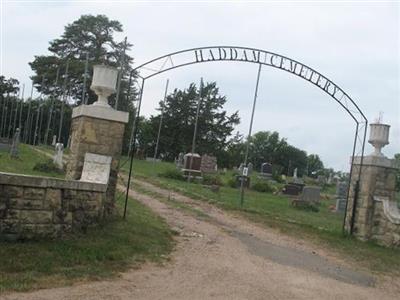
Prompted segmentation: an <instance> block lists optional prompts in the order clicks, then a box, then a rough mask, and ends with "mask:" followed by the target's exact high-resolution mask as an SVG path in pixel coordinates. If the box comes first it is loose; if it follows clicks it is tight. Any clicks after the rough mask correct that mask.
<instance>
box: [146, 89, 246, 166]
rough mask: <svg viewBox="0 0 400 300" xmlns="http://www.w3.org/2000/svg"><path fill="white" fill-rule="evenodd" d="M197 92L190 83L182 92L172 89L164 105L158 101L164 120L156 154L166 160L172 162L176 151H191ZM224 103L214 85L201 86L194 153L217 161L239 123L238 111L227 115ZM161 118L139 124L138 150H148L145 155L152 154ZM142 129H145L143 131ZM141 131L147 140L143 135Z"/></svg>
mask: <svg viewBox="0 0 400 300" xmlns="http://www.w3.org/2000/svg"><path fill="white" fill-rule="evenodd" d="M199 92H200V91H199V88H198V87H197V86H196V85H195V84H194V83H192V84H190V86H189V87H188V88H187V89H185V90H177V89H175V91H174V92H173V93H172V94H170V95H169V96H168V97H167V99H166V101H165V103H164V104H162V103H161V102H160V107H159V108H158V110H159V111H160V112H161V109H162V107H161V105H164V117H163V125H162V128H161V138H160V144H159V153H162V154H163V155H164V156H165V157H166V158H167V159H169V160H172V159H174V158H175V157H176V156H177V155H178V154H179V152H189V151H191V146H192V139H193V132H194V126H195V119H196V111H197V105H198V101H199ZM225 103H226V97H225V96H222V95H220V93H219V89H218V87H217V85H216V83H215V82H211V83H207V84H205V85H204V86H203V87H202V100H201V103H200V110H199V118H198V129H197V137H196V152H198V153H201V154H206V153H207V154H212V155H216V156H217V158H220V157H221V156H222V155H223V154H224V151H225V149H226V147H227V145H228V142H229V137H230V136H231V134H232V131H233V130H234V127H235V125H237V124H239V116H238V112H235V113H233V114H232V115H228V113H227V112H226V111H225V110H224V109H223V107H224V105H225ZM160 116H161V115H160V114H159V115H156V116H152V117H150V120H149V124H143V123H142V124H143V125H142V128H143V130H142V137H141V138H139V141H140V139H141V141H142V142H141V145H140V147H141V148H142V149H145V150H147V152H148V153H147V155H153V153H154V148H155V142H156V141H155V139H156V137H157V130H158V126H159V122H160ZM144 127H146V129H145V130H144ZM144 132H146V134H147V138H145V136H144V135H143V133H144ZM150 132H151V133H150ZM149 136H152V141H149ZM145 141H146V142H145Z"/></svg>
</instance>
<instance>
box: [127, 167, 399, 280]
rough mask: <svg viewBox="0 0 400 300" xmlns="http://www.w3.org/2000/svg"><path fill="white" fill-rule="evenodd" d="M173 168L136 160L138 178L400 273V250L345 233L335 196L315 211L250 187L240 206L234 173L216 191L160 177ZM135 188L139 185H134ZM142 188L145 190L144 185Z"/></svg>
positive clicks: (370, 265)
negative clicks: (232, 184) (335, 208)
mask: <svg viewBox="0 0 400 300" xmlns="http://www.w3.org/2000/svg"><path fill="white" fill-rule="evenodd" d="M123 161H124V160H123ZM172 168H175V166H174V165H173V164H172V163H167V162H161V163H156V164H154V165H153V163H151V162H147V161H142V160H135V161H134V165H133V174H134V176H136V178H139V179H140V178H141V179H146V181H147V182H151V183H153V184H155V185H158V186H160V187H163V188H167V189H170V190H174V191H176V192H179V193H181V194H184V195H186V196H189V197H191V198H193V199H197V200H202V201H206V202H209V203H212V204H214V205H217V206H219V207H221V208H223V209H226V210H229V211H231V212H233V213H237V214H240V215H242V216H245V217H246V218H248V219H250V220H252V221H255V222H258V223H261V224H264V225H265V226H268V227H273V228H276V229H278V230H280V231H281V232H283V233H286V234H289V235H292V236H295V237H298V238H300V239H308V240H312V241H313V242H315V243H318V244H320V245H322V246H324V247H326V248H328V249H330V250H331V251H333V252H336V253H337V254H338V255H340V256H341V257H344V258H345V259H346V260H348V261H349V262H355V263H356V264H357V265H361V266H363V267H365V268H367V269H369V270H371V271H376V272H384V273H385V272H388V273H392V274H398V275H400V250H399V249H389V248H385V247H381V246H378V245H375V244H373V243H364V242H360V241H358V240H356V239H354V238H352V237H349V236H344V235H343V234H342V222H343V214H339V213H335V212H332V211H331V209H330V208H331V207H332V205H334V204H335V200H334V197H333V195H326V196H324V197H322V198H323V200H322V201H321V205H320V207H319V211H318V212H314V211H311V210H304V209H297V208H294V207H293V206H292V205H291V200H290V199H288V198H287V197H285V196H280V195H273V194H271V193H260V192H255V191H251V190H247V191H246V193H245V201H244V205H243V207H240V194H239V190H238V189H236V188H231V187H229V186H226V183H227V182H228V180H229V179H230V177H231V176H232V172H227V174H221V175H220V176H221V179H222V181H223V182H224V186H222V187H221V188H220V191H219V193H215V192H212V191H211V190H210V189H209V188H205V187H204V186H203V185H201V184H195V183H187V182H186V181H179V180H174V179H169V178H164V177H161V176H157V174H160V173H162V172H165V171H166V170H169V169H172ZM122 169H123V170H124V171H125V172H126V171H127V170H128V169H129V163H126V164H125V165H123V167H122ZM255 177H256V175H254V176H253V178H252V180H255ZM133 188H135V186H134V185H133ZM140 188H141V189H143V187H140ZM333 190H334V189H332V188H328V189H327V192H328V193H332V191H333Z"/></svg>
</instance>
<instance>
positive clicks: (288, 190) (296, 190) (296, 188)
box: [282, 183, 304, 196]
mask: <svg viewBox="0 0 400 300" xmlns="http://www.w3.org/2000/svg"><path fill="white" fill-rule="evenodd" d="M303 187H304V185H301V184H294V183H289V184H285V186H284V188H283V189H282V193H283V194H285V195H290V196H298V195H300V194H301V191H302V190H303Z"/></svg>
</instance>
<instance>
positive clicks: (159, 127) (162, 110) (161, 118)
mask: <svg viewBox="0 0 400 300" xmlns="http://www.w3.org/2000/svg"><path fill="white" fill-rule="evenodd" d="M168 85H169V79H167V83H166V84H165V92H164V99H163V102H162V107H161V117H160V124H159V125H158V132H157V141H156V148H155V150H154V157H153V171H154V165H155V163H156V159H157V152H158V144H159V142H160V136H161V127H162V121H163V117H164V104H165V100H166V99H167V93H168Z"/></svg>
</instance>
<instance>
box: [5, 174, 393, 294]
mask: <svg viewBox="0 0 400 300" xmlns="http://www.w3.org/2000/svg"><path fill="white" fill-rule="evenodd" d="M135 183H136V184H138V182H135ZM140 185H141V187H142V188H145V189H147V190H151V191H152V192H153V193H157V194H159V195H163V196H164V200H162V201H160V200H158V199H157V198H158V196H157V197H154V196H148V195H144V194H139V193H137V192H131V194H132V196H133V197H135V198H136V199H138V200H139V201H141V202H142V203H144V204H146V205H147V206H149V207H150V208H151V209H152V210H154V211H155V212H156V213H158V214H159V215H161V216H162V217H164V218H165V219H166V221H167V222H168V223H169V224H170V226H172V227H173V228H174V229H175V230H176V231H178V232H179V236H178V237H177V242H178V243H177V247H176V250H175V252H174V253H173V254H172V259H171V261H170V262H168V263H167V264H166V265H165V266H156V265H153V264H147V265H145V266H144V267H142V268H141V269H140V270H131V271H129V272H126V273H124V274H122V275H121V277H120V278H118V279H116V280H110V281H101V282H94V283H86V284H81V285H75V286H72V287H65V288H55V289H48V290H41V291H36V292H33V293H26V294H10V295H7V296H6V297H3V298H1V297H0V298H1V299H52V300H53V299H208V298H213V299H379V300H382V299H398V295H399V294H400V284H399V281H398V280H397V279H392V280H391V279H388V278H373V277H371V276H370V275H368V274H366V273H364V272H363V271H362V270H358V271H357V270H354V268H350V267H349V266H346V265H345V264H344V263H343V261H341V260H340V259H338V258H336V257H333V256H332V255H329V253H325V252H324V251H322V250H321V249H316V248H315V246H312V245H311V244H307V243H305V242H300V241H298V240H296V239H294V238H291V237H287V236H284V235H282V234H278V233H277V232H276V231H274V230H269V229H265V228H261V227H259V226H257V225H255V224H252V223H251V222H248V221H246V220H244V219H242V218H240V217H237V216H234V215H231V214H229V213H226V212H224V211H222V210H220V209H218V208H216V207H214V206H212V205H208V204H206V203H203V202H199V201H194V200H191V199H189V198H187V197H184V196H181V195H178V194H176V193H169V192H168V191H166V190H163V189H160V188H158V187H155V186H153V185H151V184H149V183H146V182H140ZM168 195H169V197H170V200H168ZM174 203H175V204H176V203H184V204H185V206H186V209H185V208H183V209H178V208H176V205H174Z"/></svg>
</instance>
